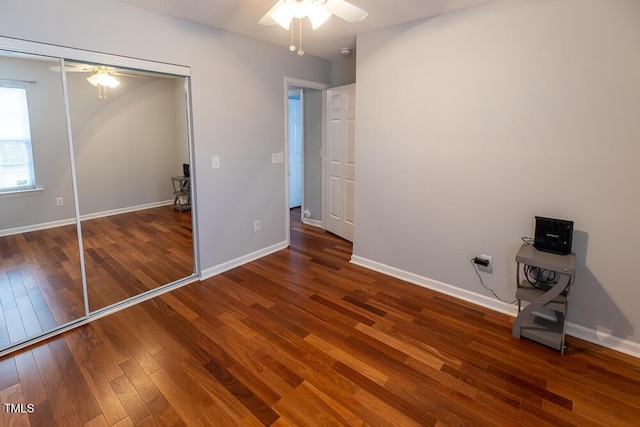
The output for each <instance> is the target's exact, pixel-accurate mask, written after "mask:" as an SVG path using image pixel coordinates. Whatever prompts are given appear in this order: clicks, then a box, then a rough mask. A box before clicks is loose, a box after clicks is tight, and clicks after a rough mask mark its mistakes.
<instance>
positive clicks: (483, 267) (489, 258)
mask: <svg viewBox="0 0 640 427" xmlns="http://www.w3.org/2000/svg"><path fill="white" fill-rule="evenodd" d="M478 258H480V259H483V260H486V261H487V262H488V264H487V265H481V264H476V265H477V266H478V270H480V271H484V272H486V273H492V272H493V257H492V256H490V255H480V256H479V257H478Z"/></svg>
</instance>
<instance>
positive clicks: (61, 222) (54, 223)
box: [0, 200, 173, 237]
mask: <svg viewBox="0 0 640 427" xmlns="http://www.w3.org/2000/svg"><path fill="white" fill-rule="evenodd" d="M171 204H173V200H163V201H161V202H153V203H146V204H144V205H137V206H129V207H126V208H120V209H112V210H108V211H102V212H95V213H91V214H87V215H82V216H80V221H84V220H88V219H96V218H103V217H106V216H111V215H118V214H123V213H128V212H135V211H141V210H144V209H152V208H158V207H160V206H167V205H171ZM75 223H76V219H75V218H67V219H61V220H58V221H50V222H43V223H40V224H33V225H25V226H24V227H16V228H7V229H5V230H0V237H3V236H11V235H13V234H20V233H29V232H30V231H38V230H46V229H48V228H56V227H63V226H65V225H71V224H75Z"/></svg>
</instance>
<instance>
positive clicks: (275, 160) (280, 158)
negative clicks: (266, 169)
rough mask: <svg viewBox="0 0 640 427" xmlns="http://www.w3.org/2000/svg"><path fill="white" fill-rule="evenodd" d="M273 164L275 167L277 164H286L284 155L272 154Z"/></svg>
mask: <svg viewBox="0 0 640 427" xmlns="http://www.w3.org/2000/svg"><path fill="white" fill-rule="evenodd" d="M271 163H272V164H274V165H275V164H276V163H284V153H282V152H280V153H271Z"/></svg>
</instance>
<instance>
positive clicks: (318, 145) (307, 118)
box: [303, 89, 322, 222]
mask: <svg viewBox="0 0 640 427" xmlns="http://www.w3.org/2000/svg"><path fill="white" fill-rule="evenodd" d="M303 99H304V208H305V210H309V211H310V212H311V216H310V217H308V218H306V219H310V220H314V221H318V222H319V221H322V91H321V90H315V89H304V96H303Z"/></svg>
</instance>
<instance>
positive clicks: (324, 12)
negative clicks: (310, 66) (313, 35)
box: [258, 0, 369, 56]
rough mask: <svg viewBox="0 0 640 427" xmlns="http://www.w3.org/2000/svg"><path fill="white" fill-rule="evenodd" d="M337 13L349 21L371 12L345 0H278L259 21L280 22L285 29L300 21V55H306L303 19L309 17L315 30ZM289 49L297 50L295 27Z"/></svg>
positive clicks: (352, 21) (270, 23)
mask: <svg viewBox="0 0 640 427" xmlns="http://www.w3.org/2000/svg"><path fill="white" fill-rule="evenodd" d="M333 15H336V16H337V17H338V18H341V19H344V20H345V21H347V22H349V23H354V22H358V21H362V20H363V19H364V18H366V17H367V16H368V15H369V13H368V12H367V11H366V10H364V9H361V8H359V7H358V6H354V5H353V4H351V3H349V2H347V1H345V0H278V2H277V3H276V4H275V5H274V6H273V7H272V8H271V9H269V11H268V12H267V13H266V14H265V15H264V16H263V17H262V19H260V20H259V21H258V23H259V24H261V25H275V24H278V25H280V26H281V27H282V28H284V29H285V30H289V29H290V28H291V21H293V19H298V20H299V21H300V49H299V50H298V55H301V56H302V55H304V51H303V50H302V24H301V22H302V19H304V18H309V21H311V26H312V28H313V29H314V30H315V29H316V28H318V27H319V26H321V25H322V24H324V23H325V22H327V20H328V19H329V18H331V16H333ZM289 50H291V51H292V52H293V51H295V50H296V47H295V46H294V44H293V28H291V46H289Z"/></svg>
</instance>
